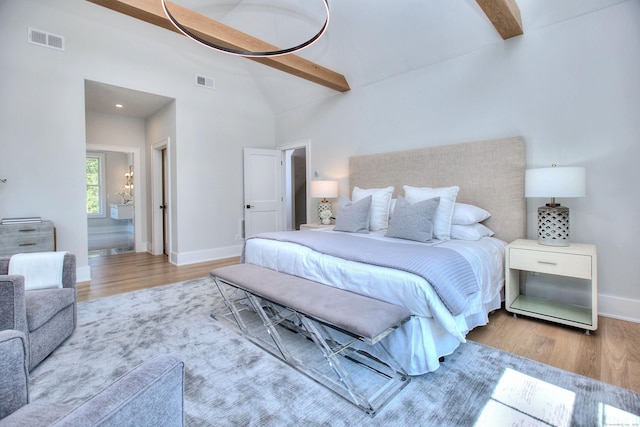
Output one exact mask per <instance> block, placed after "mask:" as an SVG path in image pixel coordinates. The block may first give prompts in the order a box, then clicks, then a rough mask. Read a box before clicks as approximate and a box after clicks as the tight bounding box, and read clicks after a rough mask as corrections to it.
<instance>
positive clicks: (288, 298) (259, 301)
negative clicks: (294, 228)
mask: <svg viewBox="0 0 640 427" xmlns="http://www.w3.org/2000/svg"><path fill="white" fill-rule="evenodd" d="M211 277H212V278H213V279H214V281H215V283H216V285H217V286H218V289H219V291H220V293H221V295H222V297H223V299H224V301H225V305H226V308H228V309H229V312H230V314H231V316H232V318H233V320H234V321H235V324H236V325H237V326H238V328H239V330H240V332H241V333H242V334H243V335H244V336H246V337H247V338H248V339H249V340H251V341H252V342H254V343H256V344H257V345H259V346H260V347H262V348H264V349H265V350H268V351H270V352H271V353H272V354H274V355H276V356H278V357H280V358H281V359H282V360H284V361H285V362H287V363H288V364H290V365H291V366H293V367H295V368H296V369H298V370H300V371H302V372H303V373H305V374H307V375H309V376H310V377H312V378H313V379H315V380H316V381H318V382H320V383H321V384H323V385H325V386H327V387H328V388H329V389H331V390H332V391H334V392H336V393H338V394H339V395H341V396H342V397H344V398H345V399H347V400H349V401H350V402H352V403H354V404H355V405H357V406H358V407H360V408H361V409H363V410H364V411H365V412H367V413H369V414H370V415H372V416H373V415H375V413H376V412H377V411H378V410H379V409H380V408H381V407H382V406H383V405H384V404H385V403H386V402H388V401H389V400H390V399H391V398H392V397H393V396H394V395H395V394H396V393H397V392H398V391H400V389H402V388H403V387H404V386H406V385H407V384H408V382H409V377H408V376H407V375H406V373H405V372H404V371H403V370H402V368H400V367H399V365H398V364H396V366H388V365H385V364H383V363H381V362H380V361H379V360H378V359H375V358H373V357H370V356H368V355H367V354H366V353H363V352H362V351H360V350H356V349H354V348H352V346H353V344H354V343H356V342H358V341H359V342H363V343H365V344H367V345H370V346H375V345H379V346H380V345H381V343H380V340H382V339H383V338H384V337H386V336H387V335H388V334H390V333H392V332H393V331H394V330H395V329H396V328H397V327H398V326H400V325H402V324H403V323H404V322H406V321H407V320H408V319H409V318H410V317H411V312H409V310H407V309H406V308H404V307H399V306H396V305H394V304H390V303H387V302H384V301H380V300H376V299H374V298H370V297H367V296H364V295H359V294H356V293H353V292H349V291H345V290H342V289H339V288H334V287H332V286H327V285H324V284H321V283H318V282H314V281H311V280H307V279H304V278H301V277H297V276H292V275H289V274H285V273H281V272H277V271H274V270H270V269H267V268H264V267H260V266H257V265H253V264H238V265H231V266H227V267H222V268H218V269H215V270H213V271H212V272H211ZM225 285H226V286H227V287H230V288H231V289H232V290H234V291H240V292H241V293H242V295H241V297H239V298H233V297H232V295H231V294H230V293H229V292H228V290H227V288H225ZM272 304H275V306H277V308H275V309H273V306H272ZM248 307H251V309H252V310H253V311H255V313H256V314H257V315H258V316H260V318H261V321H262V323H261V325H263V326H264V327H265V328H267V330H268V334H269V336H270V338H271V339H272V340H273V341H274V344H275V345H274V346H269V347H268V348H265V346H264V344H265V342H264V340H262V339H257V337H256V334H255V333H254V332H253V331H252V330H251V329H250V328H249V327H248V326H247V325H246V324H245V323H246V322H245V320H243V316H242V315H241V311H244V310H246V309H247V308H248ZM266 307H269V308H268V309H265V308H266ZM283 311H284V313H285V314H283ZM285 320H288V322H287V323H288V325H287V328H288V329H291V328H292V326H293V327H295V325H301V326H302V328H301V332H303V333H304V334H305V335H307V336H308V337H309V338H311V339H312V340H313V341H314V343H315V344H316V345H317V347H319V348H320V350H321V351H322V353H323V356H324V358H325V359H326V361H327V363H328V364H329V365H330V366H331V368H332V369H333V370H334V371H335V373H336V374H337V375H338V381H337V382H336V381H335V380H332V379H330V378H326V374H322V373H320V372H318V371H317V370H316V369H312V368H310V367H309V366H308V364H307V363H305V361H301V360H298V359H297V358H296V357H293V356H292V354H291V352H290V351H289V350H288V349H287V348H286V344H285V340H283V339H282V337H281V336H280V333H279V332H278V330H277V328H276V326H277V325H278V324H280V323H283V321H285ZM330 330H333V331H339V333H340V334H342V335H341V336H346V337H350V339H349V340H348V342H337V339H336V338H335V337H334V335H335V334H332V333H331V331H330ZM342 341H344V340H342ZM274 348H275V349H277V351H273V350H274ZM382 350H383V351H386V350H384V348H382ZM342 356H344V357H348V358H349V359H350V360H353V361H357V362H358V363H360V364H363V365H366V366H367V367H368V368H370V369H369V370H370V371H373V372H376V373H378V374H379V375H381V376H383V377H384V378H385V383H384V385H383V386H382V387H380V388H379V389H376V391H375V392H374V393H371V395H372V397H367V395H366V393H365V392H363V389H362V388H360V387H358V384H357V381H356V379H355V378H353V375H351V374H350V372H349V370H350V369H349V368H348V367H345V366H343V365H342V363H341V361H340V359H341V358H342ZM381 365H384V366H381Z"/></svg>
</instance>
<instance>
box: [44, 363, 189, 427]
mask: <svg viewBox="0 0 640 427" xmlns="http://www.w3.org/2000/svg"><path fill="white" fill-rule="evenodd" d="M183 381H184V362H183V361H182V360H181V359H180V358H179V357H177V356H174V355H170V354H163V355H159V356H156V357H154V358H153V359H151V360H149V361H147V362H145V363H143V364H141V365H139V366H138V367H137V368H135V369H133V370H131V371H129V372H128V373H127V374H125V375H124V376H122V377H120V378H119V379H118V380H117V381H116V382H115V383H113V384H111V385H110V386H109V387H108V388H106V389H105V390H103V391H102V392H101V393H99V394H97V395H95V396H94V397H92V398H91V399H89V400H87V401H86V402H84V403H83V404H82V405H81V406H79V407H78V408H76V409H74V410H73V411H71V412H70V413H69V414H67V415H66V416H64V417H63V418H61V419H59V420H58V421H57V422H55V423H53V424H52V425H54V426H79V425H81V426H95V425H100V426H101V427H108V426H114V427H115V426H123V425H135V426H136V427H147V426H148V427H156V426H160V425H161V426H167V427H173V426H182V425H183V423H184V415H183V390H184V389H183V387H184V386H183Z"/></svg>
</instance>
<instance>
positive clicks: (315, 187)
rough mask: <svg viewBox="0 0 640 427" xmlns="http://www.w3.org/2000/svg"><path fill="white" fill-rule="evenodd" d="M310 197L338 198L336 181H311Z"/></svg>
mask: <svg viewBox="0 0 640 427" xmlns="http://www.w3.org/2000/svg"><path fill="white" fill-rule="evenodd" d="M311 197H313V198H318V199H320V198H322V199H326V198H329V199H333V198H336V197H338V181H311Z"/></svg>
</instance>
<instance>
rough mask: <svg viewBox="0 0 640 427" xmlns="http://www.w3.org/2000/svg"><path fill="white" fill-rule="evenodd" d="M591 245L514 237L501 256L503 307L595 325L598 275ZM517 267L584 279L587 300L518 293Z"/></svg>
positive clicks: (573, 323) (564, 321) (581, 325)
mask: <svg viewBox="0 0 640 427" xmlns="http://www.w3.org/2000/svg"><path fill="white" fill-rule="evenodd" d="M597 265H598V263H597V257H596V247H595V245H589V244H584V243H572V244H571V245H570V246H562V247H559V246H545V245H541V244H539V243H538V241H537V240H524V239H520V240H516V241H514V242H513V243H511V244H510V245H509V246H508V247H507V251H506V256H505V308H506V309H507V310H508V311H509V312H511V313H513V314H514V316H515V315H516V314H518V313H519V314H523V315H526V316H531V317H537V318H539V319H545V320H549V321H552V322H557V323H561V324H564V325H570V326H575V327H578V328H584V329H585V331H586V333H587V334H589V331H595V330H596V329H597V328H598V275H597ZM520 271H525V272H533V273H534V274H535V273H544V274H549V275H553V276H566V277H573V278H578V279H585V281H586V283H589V284H590V292H591V304H590V306H586V307H584V306H580V305H573V304H564V303H561V302H558V301H553V300H551V299H545V298H538V297H534V296H527V295H524V294H521V293H520Z"/></svg>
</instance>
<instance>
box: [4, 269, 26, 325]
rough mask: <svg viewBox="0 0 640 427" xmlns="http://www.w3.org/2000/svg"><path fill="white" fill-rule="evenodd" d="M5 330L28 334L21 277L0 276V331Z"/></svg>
mask: <svg viewBox="0 0 640 427" xmlns="http://www.w3.org/2000/svg"><path fill="white" fill-rule="evenodd" d="M5 329H15V330H18V331H20V332H22V333H24V334H25V335H27V334H28V333H29V331H28V327H27V309H26V304H25V299H24V277H22V276H15V275H12V276H8V275H0V330H5Z"/></svg>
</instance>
